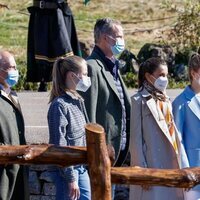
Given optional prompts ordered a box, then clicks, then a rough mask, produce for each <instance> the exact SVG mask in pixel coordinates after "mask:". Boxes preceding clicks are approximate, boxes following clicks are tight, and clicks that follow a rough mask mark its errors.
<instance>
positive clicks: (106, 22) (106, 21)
mask: <svg viewBox="0 0 200 200" xmlns="http://www.w3.org/2000/svg"><path fill="white" fill-rule="evenodd" d="M115 25H120V26H121V22H120V21H118V20H114V19H111V18H102V19H98V20H97V21H96V24H95V26H94V40H95V44H97V43H98V41H99V39H100V37H101V34H103V33H107V34H111V35H112V34H113V28H114V26H115Z"/></svg>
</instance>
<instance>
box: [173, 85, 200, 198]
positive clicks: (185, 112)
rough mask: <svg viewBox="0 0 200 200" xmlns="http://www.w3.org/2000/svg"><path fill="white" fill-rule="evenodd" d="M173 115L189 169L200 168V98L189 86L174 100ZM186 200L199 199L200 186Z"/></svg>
mask: <svg viewBox="0 0 200 200" xmlns="http://www.w3.org/2000/svg"><path fill="white" fill-rule="evenodd" d="M172 105H173V114H174V120H175V123H176V126H177V128H178V129H179V131H180V133H181V134H182V138H183V144H184V147H185V150H186V153H187V156H188V160H189V165H190V167H200V96H198V95H196V94H195V93H194V91H193V90H192V89H191V87H190V86H187V87H186V88H185V90H184V91H183V92H182V93H181V94H180V95H179V96H178V97H177V98H176V99H175V100H174V102H173V104H172ZM187 199H188V200H197V199H200V185H198V186H196V187H194V188H193V189H192V190H190V191H189V192H188V193H187Z"/></svg>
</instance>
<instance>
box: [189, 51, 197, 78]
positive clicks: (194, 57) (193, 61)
mask: <svg viewBox="0 0 200 200" xmlns="http://www.w3.org/2000/svg"><path fill="white" fill-rule="evenodd" d="M199 69H200V55H199V54H198V53H193V54H192V55H191V57H190V59H189V62H188V70H189V79H190V80H191V81H192V75H191V70H193V71H195V72H197V71H198V70H199Z"/></svg>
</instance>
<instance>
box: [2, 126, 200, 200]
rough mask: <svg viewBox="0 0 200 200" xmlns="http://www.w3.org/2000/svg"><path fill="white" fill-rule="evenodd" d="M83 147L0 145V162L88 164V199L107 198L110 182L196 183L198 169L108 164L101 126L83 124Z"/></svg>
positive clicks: (187, 185)
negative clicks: (89, 183)
mask: <svg viewBox="0 0 200 200" xmlns="http://www.w3.org/2000/svg"><path fill="white" fill-rule="evenodd" d="M86 133H87V135H86V136H87V145H88V146H87V150H86V148H84V147H59V146H54V145H46V144H44V145H24V146H7V145H1V146H0V164H14V163H16V164H22V165H27V164H40V165H41V164H45V165H46V164H54V165H59V166H61V167H64V166H70V165H78V164H88V166H89V171H90V181H91V189H92V199H93V200H96V199H101V200H111V182H112V183H115V184H118V183H119V184H127V185H130V184H132V185H148V186H155V185H159V186H168V187H179V188H191V187H194V186H196V185H197V184H199V183H200V168H185V169H181V170H180V169H177V170H174V169H165V170H164V169H147V168H139V167H120V168H119V167H118V168H117V167H111V164H110V159H109V155H110V154H112V156H113V151H112V148H108V149H107V147H106V142H105V134H104V129H103V128H102V127H101V126H99V125H97V124H87V125H86Z"/></svg>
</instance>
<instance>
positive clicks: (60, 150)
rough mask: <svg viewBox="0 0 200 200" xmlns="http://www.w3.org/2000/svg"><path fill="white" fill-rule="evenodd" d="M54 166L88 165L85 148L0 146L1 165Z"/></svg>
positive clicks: (43, 145)
mask: <svg viewBox="0 0 200 200" xmlns="http://www.w3.org/2000/svg"><path fill="white" fill-rule="evenodd" d="M14 163H17V164H21V165H24V164H39V165H42V164H45V165H47V164H54V165H58V166H61V167H64V166H70V165H78V164H86V163H87V150H86V148H85V147H59V146H55V145H48V144H42V145H21V146H9V145H1V146H0V164H14Z"/></svg>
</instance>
